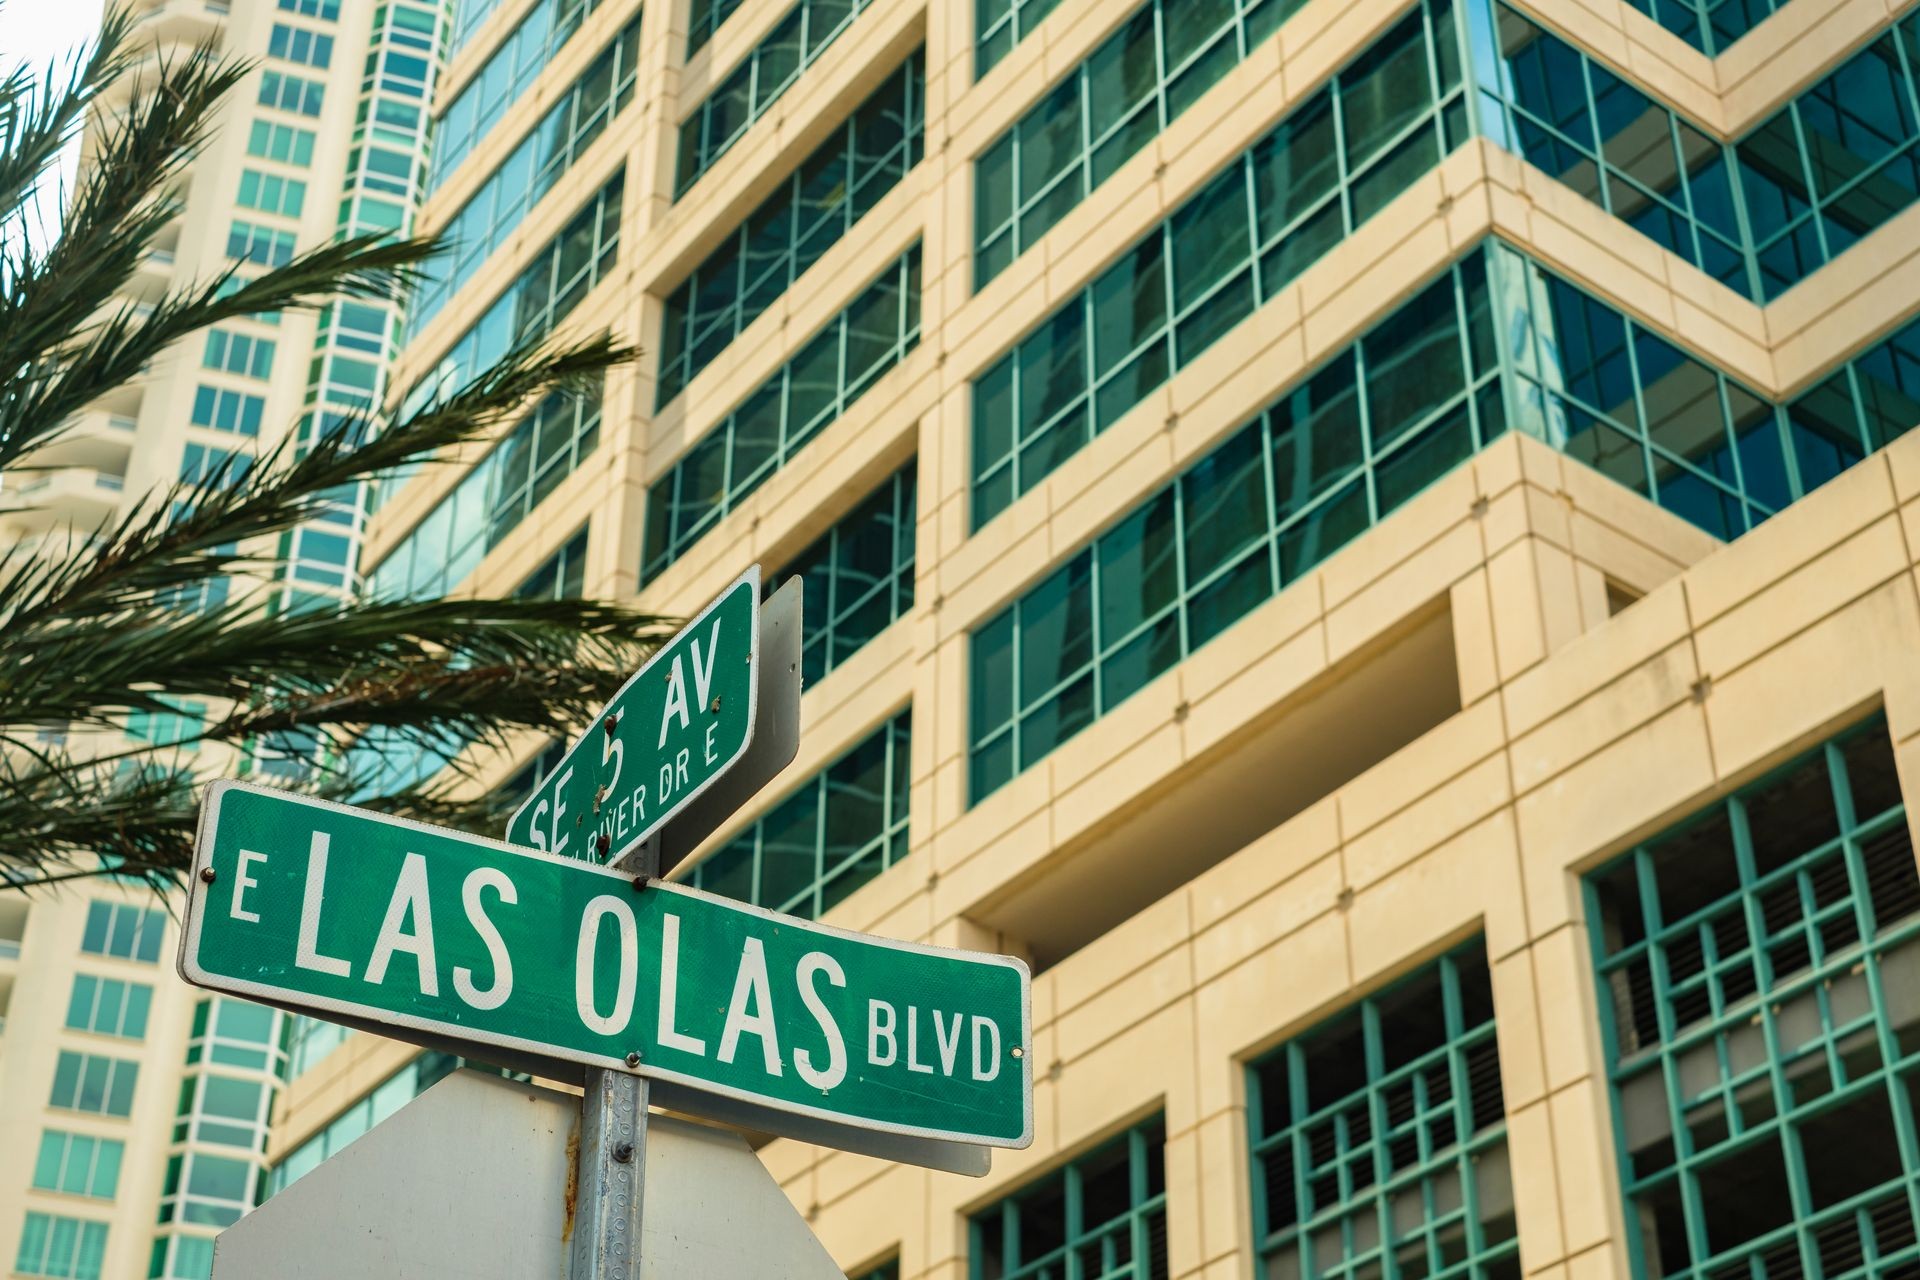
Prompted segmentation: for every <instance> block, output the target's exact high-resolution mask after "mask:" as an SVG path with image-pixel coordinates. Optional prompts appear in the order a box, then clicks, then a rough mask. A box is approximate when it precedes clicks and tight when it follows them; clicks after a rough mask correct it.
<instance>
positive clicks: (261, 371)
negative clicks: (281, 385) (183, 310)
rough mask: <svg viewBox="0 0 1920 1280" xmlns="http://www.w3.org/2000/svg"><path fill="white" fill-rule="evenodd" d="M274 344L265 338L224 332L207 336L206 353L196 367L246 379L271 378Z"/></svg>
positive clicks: (215, 332)
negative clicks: (199, 366) (232, 374)
mask: <svg viewBox="0 0 1920 1280" xmlns="http://www.w3.org/2000/svg"><path fill="white" fill-rule="evenodd" d="M273 349H274V344H273V342H272V340H271V339H268V338H255V337H250V336H248V335H247V334H244V333H234V332H231V331H230V330H226V329H212V330H209V331H208V333H207V345H206V349H205V350H204V351H203V352H202V353H201V356H200V365H201V367H202V368H204V369H212V370H214V371H216V372H219V373H237V374H239V375H241V376H242V377H246V378H263V379H264V378H268V377H271V376H272V374H273Z"/></svg>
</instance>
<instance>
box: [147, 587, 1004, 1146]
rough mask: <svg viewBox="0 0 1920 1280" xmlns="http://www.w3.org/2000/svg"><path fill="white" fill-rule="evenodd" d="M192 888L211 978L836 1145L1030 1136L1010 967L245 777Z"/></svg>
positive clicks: (384, 1028)
mask: <svg viewBox="0 0 1920 1280" xmlns="http://www.w3.org/2000/svg"><path fill="white" fill-rule="evenodd" d="M749 603H751V599H749ZM694 629H695V630H697V629H698V627H697V624H696V627H695V628H694ZM719 643H721V644H724V643H725V638H724V634H723V636H722V639H721V640H720V642H719ZM714 652H715V653H716V654H718V653H723V652H724V650H722V649H719V648H716V649H715V651H714ZM703 661H705V659H704V658H703ZM740 665H741V666H742V668H743V669H744V666H745V664H744V663H741V664H740ZM691 674H692V673H691V670H690V663H689V669H688V675H689V676H691ZM663 687H664V686H663ZM722 696H724V695H722ZM658 705H659V704H658V702H656V707H657V706H658ZM666 705H668V706H673V705H675V704H673V703H668V704H666ZM666 714H668V715H670V716H674V717H676V718H677V713H675V712H672V711H669V712H667V713H666ZM688 721H689V725H691V724H692V714H691V708H689V715H688ZM655 731H656V732H657V731H658V729H657V726H656V727H655ZM193 872H194V875H193V879H192V880H191V881H190V885H191V889H192V892H191V893H190V895H189V899H188V904H187V909H186V917H185V927H184V928H183V929H182V930H181V944H180V960H179V963H180V973H181V976H182V977H184V978H185V979H186V980H187V981H188V982H191V983H194V984H196V985H199V986H203V987H208V988H211V989H213V990H216V991H223V992H227V993H230V994H233V995H238V996H246V997H249V998H251V999H255V1000H264V1001H267V1002H269V1003H272V1004H276V1005H280V1006H283V1007H286V1008H290V1009H295V1010H299V1011H301V1012H306V1013H311V1014H315V1015H317V1016H320V1017H324V1018H333V1019H335V1020H341V1021H347V1022H350V1023H352V1024H355V1025H362V1026H368V1027H370V1028H372V1029H375V1030H378V1031H379V1032H381V1033H382V1034H385V1035H391V1036H397V1037H399V1038H402V1039H413V1040H416V1041H420V1042H423V1043H429V1044H440V1045H446V1044H452V1045H456V1046H458V1047H460V1048H461V1049H462V1050H463V1051H466V1052H469V1053H471V1055H472V1056H474V1057H477V1058H481V1059H483V1060H488V1059H490V1060H494V1061H501V1060H503V1059H505V1060H507V1061H515V1060H518V1061H521V1062H530V1063H532V1064H534V1065H535V1069H539V1067H540V1064H564V1063H575V1064H583V1065H586V1066H593V1067H612V1068H618V1069H626V1070H631V1071H635V1072H637V1073H638V1074H640V1075H643V1076H646V1077H648V1078H650V1079H653V1080H656V1081H660V1082H663V1083H668V1084H673V1085H678V1086H685V1087H687V1088H688V1089H690V1090H692V1091H693V1092H694V1093H695V1094H696V1095H698V1096H699V1097H705V1098H712V1099H732V1100H735V1101H737V1102H741V1103H746V1104H751V1105H752V1106H754V1107H755V1108H757V1111H756V1113H755V1114H760V1115H764V1116H771V1117H773V1118H774V1120H775V1121H776V1122H777V1121H778V1120H779V1118H780V1117H807V1118H810V1119H811V1120H813V1121H826V1122H829V1123H830V1126H832V1127H831V1128H829V1129H827V1130H826V1131H825V1132H827V1133H828V1134H829V1135H831V1134H832V1133H833V1132H835V1131H838V1130H864V1131H869V1132H872V1133H878V1134H887V1135H895V1136H898V1137H902V1138H924V1139H931V1140H936V1141H940V1142H954V1143H965V1144H974V1145H979V1146H1000V1147H1024V1146H1026V1145H1028V1144H1029V1143H1030V1142H1031V1141H1032V1138H1033V1111H1032V1097H1033V1093H1032V1075H1031V1072H1032V1060H1031V1053H1030V1047H1031V1034H1032V1021H1031V1018H1032V1015H1031V1007H1030V994H1031V993H1030V987H1029V979H1028V974H1027V968H1026V966H1025V965H1024V964H1022V963H1021V962H1020V961H1018V960H1016V959H1013V958H1010V957H1006V956H997V955H987V954H983V953H976V952H967V951H952V950H947V949H944V948H939V947H929V946H922V945H919V944H916V943H907V942H897V941H893V940H891V939H886V938H880V937H874V936H871V935H866V934H857V933H850V932H848V931H846V930H842V929H835V928H831V927H828V926H825V925H820V924H815V923H812V922H810V921H805V920H800V919H797V918H794V917H791V916H783V915H777V914H775V913H773V912H770V911H764V910H761V909H760V908H757V907H752V906H748V905H746V904H744V903H739V902H734V901H732V900H730V899H726V898H721V897H718V896H716V895H713V894H708V893H703V892H700V891H697V890H694V889H689V888H686V887H684V886H682V885H677V884H668V883H663V882H660V881H652V882H646V881H644V880H636V879H634V878H630V877H628V876H625V875H622V874H620V873H618V872H615V871H611V870H608V869H606V868H603V867H599V866H595V865H593V864H591V863H587V862H580V861H576V860H573V859H570V858H567V857H564V856H561V857H555V856H553V855H552V854H540V853H532V852H529V851H527V850H525V849H517V848H514V847H511V846H509V845H506V844H502V843H500V842H498V841H494V840H486V839H482V838H480V837H478V836H470V835H466V834H464V833H461V832H455V831H450V830H444V829H441V828H437V827H430V826H426V825H424V824H421V823H416V822H410V821H407V820H404V819H399V818H392V817H388V816H386V815H383V814H375V813H370V812H367V811H365V810H360V809H354V808H350V807H348V806H345V805H339V804H333V803H330V802H327V801H322V800H316V799H312V798H310V797H306V796H299V795H295V794H292V793H290V792H284V791H277V790H274V789H272V788H268V787H260V786H255V785H253V784H250V783H240V782H232V781H222V782H215V783H213V784H211V785H210V786H209V787H208V789H207V794H206V797H205V799H204V801H203V803H202V808H201V818H200V830H199V835H198V839H197V842H196V847H195V852H194V867H193ZM549 1073H553V1070H552V1069H551V1068H549ZM775 1131H779V1129H778V1127H776V1130H775ZM821 1133H822V1130H821V1129H820V1128H819V1127H818V1126H817V1125H816V1126H815V1127H814V1128H813V1129H811V1130H810V1131H808V1134H807V1137H808V1140H810V1141H822V1140H827V1141H831V1136H829V1137H827V1138H824V1139H823V1138H822V1137H821V1136H820V1135H821ZM796 1136H799V1134H796Z"/></svg>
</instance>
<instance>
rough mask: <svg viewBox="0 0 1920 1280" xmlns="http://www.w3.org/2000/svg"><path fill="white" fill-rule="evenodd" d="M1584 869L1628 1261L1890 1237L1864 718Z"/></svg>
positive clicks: (1882, 731)
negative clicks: (1621, 853) (1603, 863)
mask: <svg viewBox="0 0 1920 1280" xmlns="http://www.w3.org/2000/svg"><path fill="white" fill-rule="evenodd" d="M1586 887H1587V913H1588V916H1589V919H1590V921H1591V930H1590V933H1591V936H1592V938H1593V942H1594V959H1595V964H1596V968H1597V974H1598V987H1599V990H1600V993H1601V1001H1602V1006H1603V1010H1604V1013H1603V1017H1602V1032H1603V1038H1604V1040H1605V1043H1606V1049H1607V1057H1608V1064H1609V1075H1610V1078H1611V1081H1612V1085H1613V1099H1614V1112H1615V1126H1614V1128H1615V1133H1616V1135H1617V1137H1618V1141H1619V1144H1620V1171H1621V1177H1622V1180H1623V1183H1624V1186H1623V1188H1622V1189H1623V1191H1624V1192H1625V1195H1626V1198H1627V1202H1628V1225H1629V1228H1630V1230H1629V1233H1628V1245H1629V1249H1630V1250H1631V1251H1632V1253H1633V1255H1634V1263H1635V1270H1636V1272H1638V1273H1640V1274H1646V1275H1654V1274H1660V1275H1681V1276H1692V1275H1705V1274H1707V1273H1708V1271H1709V1270H1711V1271H1712V1273H1713V1274H1732V1273H1734V1272H1739V1273H1741V1274H1746V1275H1752V1276H1757V1277H1777V1276H1783V1275H1786V1274H1789V1273H1790V1272H1791V1273H1796V1274H1797V1273H1798V1272H1799V1270H1800V1260H1801V1259H1802V1258H1806V1259H1818V1260H1819V1265H1820V1268H1821V1270H1823V1271H1826V1272H1830V1273H1832V1274H1839V1273H1840V1272H1842V1271H1844V1270H1846V1269H1848V1268H1850V1267H1853V1268H1857V1267H1860V1266H1861V1265H1862V1264H1861V1262H1860V1260H1861V1259H1868V1260H1872V1259H1881V1258H1894V1257H1901V1256H1905V1255H1906V1254H1909V1253H1911V1252H1912V1250H1913V1221H1914V1220H1913V1211H1912V1204H1911V1196H1912V1188H1913V1186H1914V1185H1915V1184H1916V1181H1917V1180H1920V1156H1916V1155H1915V1153H1914V1151H1913V1149H1912V1146H1911V1143H1910V1142H1908V1141H1907V1140H1906V1139H1905V1138H1904V1137H1903V1136H1902V1135H1911V1134H1912V1133H1913V1132H1914V1131H1915V1129H1914V1125H1915V1119H1916V1115H1915V1113H1916V1110H1917V1109H1920V1108H1917V1106H1916V1104H1917V1103H1920V1088H1917V1087H1916V1086H1917V1085H1920V1054H1917V1053H1916V1051H1915V1046H1916V1044H1920V1013H1916V1011H1915V1009H1914V1006H1913V1002H1912V1001H1911V1000H1910V999H1906V998H1904V997H1903V996H1902V995H1901V994H1900V993H1901V992H1903V991H1906V990H1907V989H1909V988H1910V986H1911V981H1910V979H1909V978H1908V976H1907V975H1908V974H1910V973H1911V972H1912V971H1913V967H1914V966H1915V964H1916V963H1920V875H1916V873H1915V869H1914V855H1913V843H1912V839H1911V836H1910V833H1909V830H1908V826H1907V817H1906V809H1905V805H1904V803H1903V800H1902V796H1901V793H1900V785H1899V781H1898V778H1897V775H1896V771H1895V767H1894V758H1893V749H1892V744H1891V742H1890V741H1889V739H1888V736H1887V727H1886V721H1885V720H1884V719H1883V718H1882V717H1880V716H1877V715H1876V716H1874V717H1873V718H1872V719H1871V720H1869V721H1868V722H1867V723H1866V724H1863V725H1860V726H1858V727H1857V728H1855V729H1853V730H1850V731H1848V732H1846V733H1843V734H1841V735H1839V736H1838V737H1836V738H1834V739H1832V740H1830V741H1828V742H1827V743H1825V744H1824V745H1822V746H1820V747H1818V748H1816V749H1815V750H1814V751H1812V752H1810V753H1809V754H1807V755H1805V756H1803V757H1801V758H1800V759H1799V760H1797V761H1794V762H1793V763H1791V764H1788V765H1786V766H1785V767H1783V768H1781V769H1780V770H1778V771H1776V772H1775V773H1773V774H1772V775H1770V776H1768V777H1766V778H1763V779H1761V780H1760V781H1759V782H1756V783H1754V784H1752V785H1751V786H1748V787H1745V788H1742V789H1741V790H1740V791H1738V792H1736V793H1735V794H1733V795H1732V796H1729V797H1727V798H1726V799H1724V800H1719V801H1715V802H1714V803H1713V804H1711V805H1710V806H1708V807H1707V808H1706V809H1705V810H1703V811H1701V812H1699V813H1696V814H1695V815H1693V816H1692V817H1690V818H1689V819H1687V820H1686V821H1685V822H1683V823H1681V824H1679V825H1678V826H1677V827H1675V828H1674V829H1672V830H1671V831H1669V832H1667V833H1665V834H1663V835H1661V836H1659V837H1657V838H1655V839H1654V840H1651V841H1649V842H1648V843H1646V844H1644V845H1642V846H1640V847H1639V848H1637V849H1635V850H1633V851H1632V852H1631V853H1629V854H1627V855H1626V856H1625V857H1623V858H1621V859H1620V860H1618V861H1616V862H1614V863H1613V864H1611V865H1610V866H1607V867H1603V868H1602V869H1601V870H1600V871H1598V872H1596V873H1595V874H1593V875H1591V876H1589V877H1588V879H1587V884H1586ZM1866 1265H1867V1268H1868V1270H1867V1273H1869V1274H1877V1271H1876V1269H1875V1264H1874V1263H1872V1262H1871V1261H1869V1262H1868V1263H1867V1264H1866Z"/></svg>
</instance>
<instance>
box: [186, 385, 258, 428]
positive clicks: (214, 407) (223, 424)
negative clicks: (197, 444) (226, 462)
mask: <svg viewBox="0 0 1920 1280" xmlns="http://www.w3.org/2000/svg"><path fill="white" fill-rule="evenodd" d="M266 409H267V402H266V400H265V398H264V397H261V396H250V395H248V394H246V393H245V392H244V391H228V390H227V389H226V388H224V387H207V386H200V387H195V388H194V389H193V409H192V411H191V413H190V414H189V420H190V421H191V422H192V423H193V425H194V426H196V427H212V428H213V429H214V430H216V431H233V432H237V433H239V434H240V435H243V436H257V435H259V434H260V419H261V415H263V414H264V413H265V412H266Z"/></svg>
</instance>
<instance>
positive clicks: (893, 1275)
mask: <svg viewBox="0 0 1920 1280" xmlns="http://www.w3.org/2000/svg"><path fill="white" fill-rule="evenodd" d="M857 1280H900V1259H898V1258H890V1259H888V1260H887V1261H885V1262H883V1263H881V1264H880V1265H879V1266H877V1267H873V1268H871V1269H870V1270H867V1271H862V1272H861V1273H860V1274H859V1276H858V1278H857Z"/></svg>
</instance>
